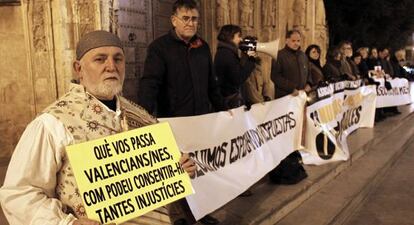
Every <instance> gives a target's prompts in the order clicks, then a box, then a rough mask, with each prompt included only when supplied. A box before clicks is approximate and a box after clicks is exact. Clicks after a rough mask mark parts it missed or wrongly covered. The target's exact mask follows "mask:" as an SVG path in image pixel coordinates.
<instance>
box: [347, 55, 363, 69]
mask: <svg viewBox="0 0 414 225" xmlns="http://www.w3.org/2000/svg"><path fill="white" fill-rule="evenodd" d="M351 60H352V63H350V65H351V66H352V71H354V73H355V74H361V72H360V71H359V65H360V64H361V61H362V56H361V54H360V53H358V52H356V53H355V54H354V55H352V57H351Z"/></svg>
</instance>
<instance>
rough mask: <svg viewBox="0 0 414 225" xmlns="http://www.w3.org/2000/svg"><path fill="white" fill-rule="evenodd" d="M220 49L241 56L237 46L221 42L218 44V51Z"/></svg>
mask: <svg viewBox="0 0 414 225" xmlns="http://www.w3.org/2000/svg"><path fill="white" fill-rule="evenodd" d="M219 48H227V49H230V50H231V51H232V52H233V53H234V54H236V55H237V56H238V55H239V49H238V48H237V46H236V45H235V44H231V43H227V42H223V41H219V43H218V44H217V49H219Z"/></svg>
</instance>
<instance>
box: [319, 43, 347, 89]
mask: <svg viewBox="0 0 414 225" xmlns="http://www.w3.org/2000/svg"><path fill="white" fill-rule="evenodd" d="M322 72H323V75H324V78H325V80H326V81H329V82H336V81H339V80H341V79H342V74H343V73H342V71H341V52H340V50H339V48H337V47H331V48H329V49H328V52H327V53H326V64H325V65H324V66H323V68H322Z"/></svg>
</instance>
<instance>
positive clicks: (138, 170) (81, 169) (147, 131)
mask: <svg viewBox="0 0 414 225" xmlns="http://www.w3.org/2000/svg"><path fill="white" fill-rule="evenodd" d="M66 151H67V154H68V157H69V160H70V163H71V166H72V169H73V172H74V174H75V178H76V183H77V185H78V188H79V191H80V196H81V198H82V200H83V203H84V206H85V209H86V213H87V216H88V218H90V219H94V220H97V221H100V223H101V224H107V223H111V222H116V223H121V222H124V221H127V220H130V219H133V218H136V217H138V216H140V215H143V214H145V213H147V212H149V211H151V210H154V209H156V208H159V207H161V206H163V205H166V204H168V203H171V202H173V201H176V200H178V199H180V198H183V197H185V196H187V195H189V194H192V193H193V190H192V187H191V182H190V177H189V176H188V174H187V173H189V174H190V175H192V174H194V171H195V165H194V161H193V160H192V159H190V158H189V157H188V154H184V155H183V156H181V153H180V152H179V150H178V147H177V144H176V142H175V139H174V136H173V134H172V131H171V128H170V126H169V125H168V123H159V124H155V125H151V126H147V127H143V128H139V129H135V130H131V131H127V132H124V133H120V134H115V135H112V136H107V137H105V138H101V139H96V140H93V141H89V142H85V143H81V144H76V145H72V146H68V147H67V148H66ZM180 158H181V160H180ZM184 169H185V170H184ZM186 172H187V173H186ZM78 224H94V221H92V220H78ZM98 224H99V223H98Z"/></svg>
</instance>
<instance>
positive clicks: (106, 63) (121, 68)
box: [74, 46, 125, 100]
mask: <svg viewBox="0 0 414 225" xmlns="http://www.w3.org/2000/svg"><path fill="white" fill-rule="evenodd" d="M74 67H75V72H76V73H77V74H78V76H79V79H80V84H81V85H83V86H84V87H85V88H86V90H87V91H88V92H89V93H91V94H92V95H94V96H95V97H97V98H98V99H101V100H112V99H113V98H114V96H115V95H116V94H118V93H119V92H121V91H122V85H123V83H124V79H125V56H124V52H123V51H122V49H121V48H119V47H114V46H108V47H99V48H95V49H92V50H90V51H89V52H87V53H86V54H85V55H84V56H83V57H82V59H81V60H80V61H77V62H75V66H74Z"/></svg>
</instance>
